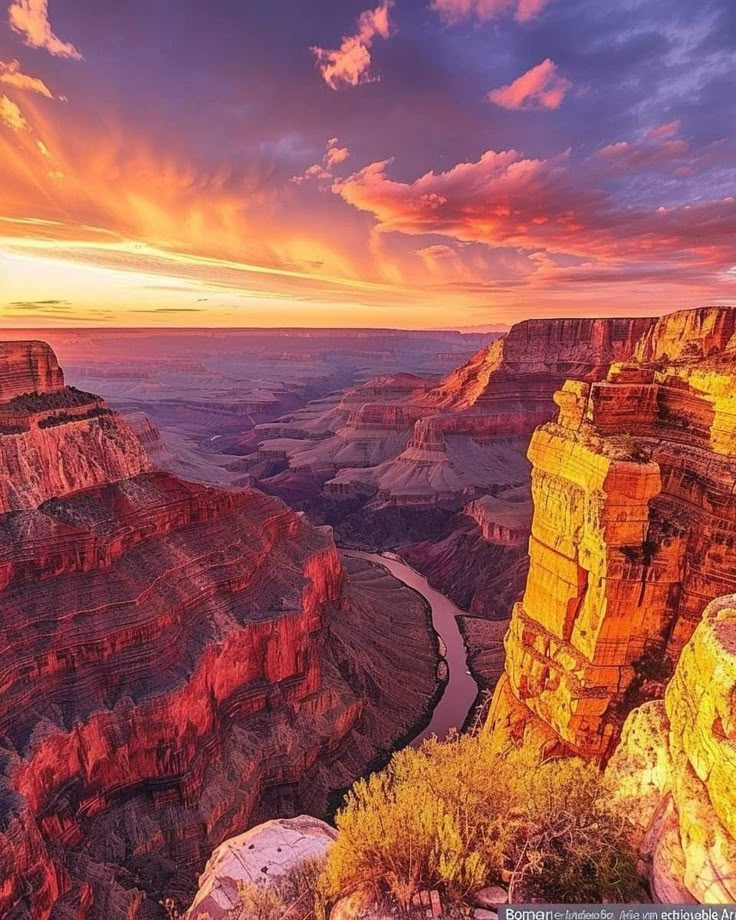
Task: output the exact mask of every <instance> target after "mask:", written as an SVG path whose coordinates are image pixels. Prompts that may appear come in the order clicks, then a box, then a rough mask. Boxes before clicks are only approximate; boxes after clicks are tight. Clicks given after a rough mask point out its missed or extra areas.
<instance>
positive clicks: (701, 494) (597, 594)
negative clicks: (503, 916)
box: [490, 308, 736, 757]
mask: <svg viewBox="0 0 736 920" xmlns="http://www.w3.org/2000/svg"><path fill="white" fill-rule="evenodd" d="M735 329H736V311H734V310H732V309H730V308H706V309H702V310H696V311H689V312H686V313H675V314H671V315H669V316H666V317H663V318H662V319H660V320H658V321H657V323H656V324H655V325H653V326H652V327H651V329H649V331H648V332H647V333H646V334H645V335H644V336H643V338H642V339H641V341H640V343H639V344H638V345H637V348H636V350H635V361H633V362H628V363H624V364H617V365H614V366H613V367H612V368H611V370H610V372H609V373H608V376H607V379H606V380H604V381H598V382H593V383H586V382H581V381H574V382H568V383H566V384H565V385H564V386H563V387H562V389H561V390H560V391H559V392H558V393H557V395H556V401H557V403H558V405H559V407H560V412H559V418H558V420H557V422H555V423H549V424H546V425H544V426H542V427H541V428H539V429H538V430H537V431H536V433H535V434H534V436H533V438H532V441H531V444H530V448H529V458H530V460H531V462H532V466H533V473H532V495H533V500H534V518H533V522H532V532H531V538H530V543H529V555H530V569H529V575H528V578H527V583H526V589H525V593H524V597H523V600H522V601H521V602H520V603H519V604H517V605H516V607H515V609H514V613H513V617H512V621H511V625H510V629H509V632H508V635H507V638H506V669H505V676H504V678H503V679H502V681H501V682H500V684H499V687H498V690H497V692H496V697H495V700H494V705H493V708H492V712H491V718H490V730H492V731H494V732H496V733H498V735H499V738H504V737H511V738H515V739H516V740H517V741H518V740H520V739H524V740H525V742H526V743H529V744H532V745H535V746H538V747H540V748H543V749H546V750H550V749H558V750H572V751H575V752H578V753H581V754H584V755H586V756H593V757H603V756H605V755H606V754H608V753H610V751H611V749H612V746H613V744H614V743H615V741H616V739H617V737H618V734H619V731H620V727H621V723H622V721H623V719H624V717H625V716H626V714H627V713H628V712H629V711H630V710H631V708H632V707H633V706H634V705H636V704H637V703H640V702H642V701H643V700H646V699H651V698H654V697H657V696H661V694H662V692H663V687H664V684H665V682H666V679H667V677H668V676H669V675H670V674H671V672H672V669H673V666H674V664H675V663H676V662H677V660H678V658H679V656H680V653H681V651H682V649H683V646H684V645H685V643H686V642H687V641H688V640H689V639H690V637H691V636H692V633H693V630H694V629H695V627H696V625H697V623H698V622H699V621H700V618H701V615H702V610H703V607H704V606H705V604H706V603H707V602H708V601H710V600H712V599H713V598H715V597H718V596H720V595H722V594H724V593H730V592H733V591H736V547H735V546H734V537H735V535H736V495H735V494H734V493H735V491H736V459H735V458H736V437H735V436H734V430H735V427H736V413H735V412H734V407H735V403H734V399H735V397H734V393H735V392H736V387H735V384H736V341H735V340H734V331H735Z"/></svg>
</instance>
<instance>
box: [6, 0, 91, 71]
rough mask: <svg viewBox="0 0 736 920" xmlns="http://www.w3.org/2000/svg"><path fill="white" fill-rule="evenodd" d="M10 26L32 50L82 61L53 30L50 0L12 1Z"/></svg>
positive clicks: (71, 46)
mask: <svg viewBox="0 0 736 920" xmlns="http://www.w3.org/2000/svg"><path fill="white" fill-rule="evenodd" d="M8 18H9V21H10V26H11V28H12V29H14V30H15V31H16V32H17V33H18V34H19V35H22V36H23V41H24V42H25V43H26V44H27V45H28V46H29V47H31V48H45V49H46V51H48V53H49V54H53V55H54V57H65V58H72V59H73V60H75V61H81V60H82V55H81V53H80V52H79V51H77V49H76V48H75V47H74V45H72V44H71V43H70V42H64V41H62V40H61V39H60V38H59V37H58V36H57V35H56V34H55V33H54V31H53V29H52V28H51V23H50V22H49V10H48V0H12V2H11V4H10V8H9V10H8Z"/></svg>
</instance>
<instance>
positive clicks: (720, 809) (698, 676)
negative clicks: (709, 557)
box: [606, 596, 736, 904]
mask: <svg viewBox="0 0 736 920" xmlns="http://www.w3.org/2000/svg"><path fill="white" fill-rule="evenodd" d="M735 694H736V597H734V596H731V597H724V598H720V599H718V600H716V601H713V602H712V603H711V604H710V605H709V607H708V608H707V609H706V611H705V613H704V615H703V620H702V622H701V624H700V625H699V626H698V627H697V629H696V630H695V633H694V634H693V637H692V638H691V640H690V641H689V642H688V643H687V644H686V646H685V648H684V650H683V652H682V655H681V657H680V660H679V663H678V665H677V668H676V670H675V674H674V677H673V678H672V681H671V682H670V684H669V686H668V688H667V693H666V695H665V699H664V701H661V700H657V701H654V702H650V703H646V704H644V705H643V706H641V707H639V708H638V709H635V710H634V711H633V712H632V713H631V715H630V716H629V717H628V719H627V720H626V723H625V725H624V729H623V733H622V736H621V743H620V745H619V746H618V748H617V750H616V753H615V754H614V756H613V758H612V759H611V761H610V762H609V764H608V767H607V769H606V776H607V778H608V780H609V781H610V784H611V788H612V790H613V795H614V796H615V799H616V801H617V802H618V804H619V806H620V807H621V809H622V811H624V812H625V813H626V814H627V815H628V816H629V817H630V818H632V819H633V820H634V821H635V822H636V825H637V828H638V831H637V843H638V845H639V847H640V849H641V851H642V854H643V856H644V858H645V860H646V862H647V863H648V872H649V876H650V879H651V885H652V893H653V895H654V896H655V898H656V899H657V900H659V901H663V902H666V903H689V902H691V901H696V902H700V903H708V904H732V903H734V902H735V901H736V755H735V754H734V741H735V740H736V723H735V722H734V717H735V713H736V710H735V709H734V698H735Z"/></svg>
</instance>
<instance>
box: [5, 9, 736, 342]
mask: <svg viewBox="0 0 736 920" xmlns="http://www.w3.org/2000/svg"><path fill="white" fill-rule="evenodd" d="M376 4H377V5H376ZM734 49H736V3H734V2H733V0H698V2H695V0H616V2H607V0H393V2H392V0H382V2H378V0H374V2H373V3H370V2H366V0H357V2H356V0H126V2H120V0H95V2H94V3H92V2H90V0H49V2H48V3H47V2H46V0H12V2H11V0H0V312H1V313H2V321H3V324H4V325H7V326H11V325H12V326H33V325H35V326H49V325H66V324H77V325H78V324H83V325H110V326H115V325H137V326H143V325H146V326H147V325H174V326H181V325H196V326H205V325H226V326H235V325H246V326H266V325H295V326H310V325H317V326H397V327H408V328H422V327H424V328H426V327H466V326H478V325H482V324H488V323H498V322H501V323H507V322H514V321H516V320H518V319H522V318H525V317H530V316H549V315H584V314H602V315H615V314H618V315H624V314H629V315H633V314H640V313H656V312H664V311H667V310H671V309H675V308H679V307H690V306H696V305H698V304H701V303H712V302H722V303H731V302H734V303H736V201H735V199H734V197H733V196H734V195H736V181H735V180H736V77H735V70H736V56H735V50H734Z"/></svg>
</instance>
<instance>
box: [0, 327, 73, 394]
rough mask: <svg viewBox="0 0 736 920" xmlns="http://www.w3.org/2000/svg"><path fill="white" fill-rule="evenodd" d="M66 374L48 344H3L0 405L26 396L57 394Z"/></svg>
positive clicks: (0, 344) (62, 386)
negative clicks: (32, 394) (27, 394)
mask: <svg viewBox="0 0 736 920" xmlns="http://www.w3.org/2000/svg"><path fill="white" fill-rule="evenodd" d="M63 389H64V374H63V372H62V370H61V368H60V367H59V364H58V362H57V360H56V355H55V354H54V352H53V351H52V350H51V348H50V347H49V346H48V345H47V344H46V343H45V342H2V343H0V403H7V402H9V401H10V400H12V399H14V398H15V397H17V396H23V395H24V394H26V393H38V394H44V393H58V392H59V391H60V390H63Z"/></svg>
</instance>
